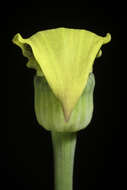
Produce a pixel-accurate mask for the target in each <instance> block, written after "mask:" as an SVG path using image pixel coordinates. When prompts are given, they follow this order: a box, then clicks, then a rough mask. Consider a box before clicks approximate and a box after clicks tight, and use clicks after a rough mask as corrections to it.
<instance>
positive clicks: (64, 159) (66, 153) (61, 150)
mask: <svg viewBox="0 0 127 190" xmlns="http://www.w3.org/2000/svg"><path fill="white" fill-rule="evenodd" d="M51 134H52V143H53V151H54V170H55V171H54V177H55V179H54V182H55V190H72V189H73V166H74V154H75V147H76V139H77V135H76V133H63V132H60V133H59V132H51Z"/></svg>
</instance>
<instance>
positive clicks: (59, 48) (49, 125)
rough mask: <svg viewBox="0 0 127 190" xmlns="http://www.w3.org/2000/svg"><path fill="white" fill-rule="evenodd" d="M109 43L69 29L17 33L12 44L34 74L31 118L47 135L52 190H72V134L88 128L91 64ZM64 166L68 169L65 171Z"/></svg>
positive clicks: (91, 84)
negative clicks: (51, 153)
mask: <svg viewBox="0 0 127 190" xmlns="http://www.w3.org/2000/svg"><path fill="white" fill-rule="evenodd" d="M110 40H111V35H110V34H109V33H108V34H107V35H106V36H105V37H102V36H98V35H96V34H94V33H92V32H89V31H87V30H81V29H80V30H79V29H69V28H56V29H49V30H44V31H40V32H37V33H36V34H34V35H32V36H31V37H29V38H22V37H21V35H20V34H19V33H18V34H16V35H15V36H14V38H13V42H14V43H15V44H16V45H18V46H19V47H20V48H21V50H22V53H23V55H24V56H25V57H27V58H28V63H27V67H29V68H33V69H35V70H36V75H35V76H34V89H35V113H36V117H37V120H38V122H39V124H40V125H41V126H43V127H44V128H45V129H47V130H50V131H51V133H52V140H53V146H54V155H55V156H54V159H55V166H56V167H55V188H56V190H65V189H66V190H71V189H72V180H71V179H72V170H73V157H74V147H75V142H76V132H77V131H79V130H81V129H83V128H85V127H86V126H87V125H88V124H89V122H90V120H91V118H92V113H93V91H94V85H95V79H94V74H93V72H92V71H93V63H94V60H95V58H96V57H100V56H101V54H102V51H101V47H102V45H104V44H106V43H108V42H109V41H110ZM62 152H63V153H62ZM69 154H71V155H72V156H70V155H69ZM65 155H66V156H65ZM58 157H59V158H58ZM69 159H70V161H69ZM60 160H61V161H60ZM62 160H63V161H62ZM65 160H66V162H68V163H70V164H67V166H65V165H66V164H65ZM61 162H62V164H63V163H64V167H63V166H62V164H61ZM62 167H63V168H62ZM68 175H70V177H69V176H68ZM60 176H61V177H60Z"/></svg>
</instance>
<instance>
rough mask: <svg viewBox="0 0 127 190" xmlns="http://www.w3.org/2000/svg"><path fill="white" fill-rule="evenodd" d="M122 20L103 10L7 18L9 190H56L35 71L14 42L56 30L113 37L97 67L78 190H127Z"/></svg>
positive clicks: (31, 11) (22, 11)
mask: <svg viewBox="0 0 127 190" xmlns="http://www.w3.org/2000/svg"><path fill="white" fill-rule="evenodd" d="M121 17H122V16H121ZM121 17H120V16H118V12H117V11H116V12H115V11H113V10H109V9H108V10H107V9H104V8H84V9H80V8H40V9H36V8H34V7H33V8H30V7H28V8H23V7H22V8H15V9H13V10H12V11H10V12H9V13H8V37H9V54H8V60H9V61H8V150H7V151H6V150H5V152H6V158H5V159H4V163H3V165H2V168H4V171H7V173H8V174H7V175H6V178H5V184H4V185H5V186H4V187H5V189H6V186H8V187H9V189H10V188H13V189H17V190H19V189H22V190H26V189H27V190H28V189H31V190H34V189H36V190H40V189H41V190H42V189H53V156H52V153H53V152H52V144H51V139H50V133H49V132H48V131H45V130H44V129H43V128H41V126H39V125H38V123H37V121H36V118H35V113H34V107H33V102H34V96H33V75H34V71H32V70H29V69H28V68H26V66H25V64H26V62H27V59H26V58H24V57H23V56H22V53H21V50H20V49H19V48H18V47H17V46H15V45H13V44H12V42H11V39H12V37H13V36H14V35H15V34H16V33H18V32H19V33H20V34H21V35H22V36H23V37H29V36H31V35H32V34H34V33H35V32H37V31H39V30H44V29H49V28H56V27H68V28H81V29H87V30H90V31H92V32H95V33H97V34H99V35H102V36H104V35H105V34H106V33H107V32H110V33H111V35H112V41H111V42H110V43H109V44H107V45H105V46H103V48H102V51H103V55H102V57H101V58H99V59H97V60H96V61H95V64H94V73H95V77H96V87H95V92H94V115H93V118H92V121H91V123H90V125H89V126H88V127H87V128H86V129H85V130H83V131H80V132H79V133H78V141H77V148H76V156H75V166H74V171H75V172H74V190H77V189H80V190H81V189H86V190H88V189H105V188H106V189H109V188H112V189H114V188H116V187H119V188H120V189H123V187H124V185H125V175H124V170H125V169H126V166H125V160H126V157H125V147H126V146H125V138H124V134H123V131H122V128H121V126H120V105H119V104H120V103H119V102H120V100H119V99H120V95H119V91H120V90H119V86H120V74H119V72H120V33H119V32H120V20H121ZM7 189H8V188H7Z"/></svg>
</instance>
